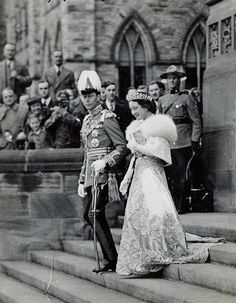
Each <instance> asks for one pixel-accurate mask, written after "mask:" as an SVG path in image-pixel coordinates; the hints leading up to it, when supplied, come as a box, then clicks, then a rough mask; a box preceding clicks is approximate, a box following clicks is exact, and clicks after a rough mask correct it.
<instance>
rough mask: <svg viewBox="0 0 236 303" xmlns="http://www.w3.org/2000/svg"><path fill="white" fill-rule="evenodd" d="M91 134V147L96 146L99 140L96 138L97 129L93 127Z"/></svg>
mask: <svg viewBox="0 0 236 303" xmlns="http://www.w3.org/2000/svg"><path fill="white" fill-rule="evenodd" d="M91 135H92V140H91V142H90V143H91V146H92V147H98V146H99V144H100V142H99V140H98V130H97V129H94V130H93V131H92V133H91Z"/></svg>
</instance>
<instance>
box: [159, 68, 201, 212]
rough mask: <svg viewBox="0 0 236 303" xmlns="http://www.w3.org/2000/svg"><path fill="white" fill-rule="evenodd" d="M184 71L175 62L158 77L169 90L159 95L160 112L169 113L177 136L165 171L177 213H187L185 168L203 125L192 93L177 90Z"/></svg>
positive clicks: (197, 143) (195, 148)
mask: <svg viewBox="0 0 236 303" xmlns="http://www.w3.org/2000/svg"><path fill="white" fill-rule="evenodd" d="M185 76H186V74H185V73H183V72H181V71H179V70H178V68H177V67H176V66H175V65H171V66H169V67H168V68H167V71H166V72H165V73H163V74H162V75H161V76H160V77H161V79H165V80H166V81H167V85H168V89H169V90H168V92H167V94H165V95H164V96H162V97H161V98H160V106H161V110H162V113H163V114H166V115H169V116H170V117H171V118H172V119H173V121H174V122H175V124H176V127H177V134H178V139H177V141H176V142H175V143H174V144H173V145H172V146H171V156H172V165H171V166H169V167H167V169H166V174H167V179H168V184H169V188H170V191H171V194H172V197H173V200H174V203H175V206H176V209H177V211H178V213H185V212H187V211H188V210H189V209H188V205H187V202H186V195H185V191H186V169H187V165H188V162H189V160H190V158H191V157H192V154H193V152H197V151H198V149H199V140H200V136H201V131H202V126H201V119H200V115H199V111H198V107H197V104H196V102H195V101H194V99H193V98H192V96H190V95H189V94H188V93H186V92H181V91H180V81H181V78H183V77H185Z"/></svg>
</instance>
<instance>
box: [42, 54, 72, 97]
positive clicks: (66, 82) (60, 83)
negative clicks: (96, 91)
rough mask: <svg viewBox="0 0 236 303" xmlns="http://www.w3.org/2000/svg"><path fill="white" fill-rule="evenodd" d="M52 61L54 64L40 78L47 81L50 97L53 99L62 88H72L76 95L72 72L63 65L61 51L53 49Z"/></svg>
mask: <svg viewBox="0 0 236 303" xmlns="http://www.w3.org/2000/svg"><path fill="white" fill-rule="evenodd" d="M53 61H54V66H52V67H50V68H49V69H47V70H46V71H45V72H44V73H43V76H42V79H43V80H45V81H47V82H48V83H49V86H50V95H51V97H52V99H53V100H55V99H56V94H57V92H59V91H60V90H64V89H72V90H73V92H74V96H77V94H78V91H77V88H76V86H75V77H74V72H73V71H71V70H69V69H67V68H65V67H64V66H63V55H62V51H59V50H56V51H54V53H53Z"/></svg>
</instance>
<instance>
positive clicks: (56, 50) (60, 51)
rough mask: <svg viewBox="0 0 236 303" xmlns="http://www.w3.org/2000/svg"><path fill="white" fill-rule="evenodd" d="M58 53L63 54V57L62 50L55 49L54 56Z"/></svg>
mask: <svg viewBox="0 0 236 303" xmlns="http://www.w3.org/2000/svg"><path fill="white" fill-rule="evenodd" d="M57 52H59V53H61V54H62V55H63V52H62V49H55V50H54V51H53V53H52V54H53V55H54V54H55V53H57Z"/></svg>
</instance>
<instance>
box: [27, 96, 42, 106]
mask: <svg viewBox="0 0 236 303" xmlns="http://www.w3.org/2000/svg"><path fill="white" fill-rule="evenodd" d="M36 103H39V104H41V105H42V102H41V99H40V98H39V97H33V98H29V100H27V104H28V106H31V105H33V104H36Z"/></svg>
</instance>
